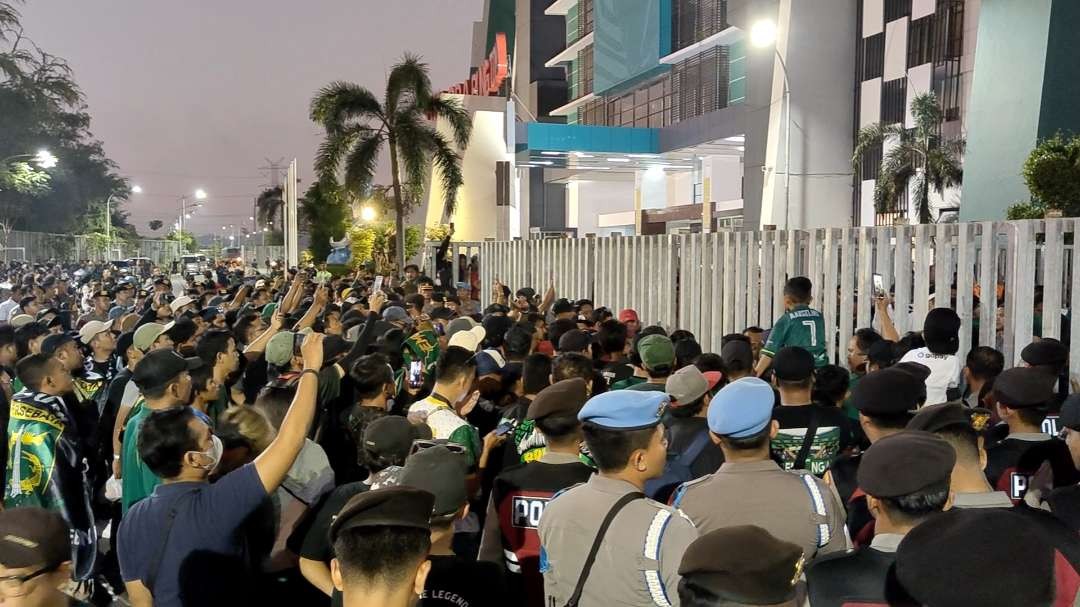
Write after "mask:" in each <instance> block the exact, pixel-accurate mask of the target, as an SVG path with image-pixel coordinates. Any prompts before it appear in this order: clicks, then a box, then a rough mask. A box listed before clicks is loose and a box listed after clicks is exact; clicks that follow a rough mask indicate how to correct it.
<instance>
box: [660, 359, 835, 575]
mask: <svg viewBox="0 0 1080 607" xmlns="http://www.w3.org/2000/svg"><path fill="white" fill-rule="evenodd" d="M773 402H774V396H773V390H772V387H770V386H769V384H767V383H765V382H764V381H762V380H760V379H757V378H753V377H748V378H743V379H740V380H738V381H736V382H733V383H731V384H728V385H727V386H725V387H724V388H723V389H722V390H720V392H718V393H717V395H716V397H715V398H713V400H712V403H711V404H710V405H709V418H708V419H709V431H710V432H711V433H712V439H713V441H715V442H716V443H717V444H719V445H720V448H721V449H722V450H723V451H724V464H723V465H721V466H720V469H719V470H717V471H716V473H715V474H711V475H709V476H705V477H702V478H699V479H697V480H694V481H690V482H689V483H684V484H683V485H682V486H681V487H679V489H678V490H676V492H675V497H674V498H673V500H672V505H674V506H675V507H677V508H680V509H681V510H682V511H683V512H685V513H686V514H687V516H689V517H690V520H692V521H694V525H695V526H696V527H697V528H698V529H699V530H701V531H702V532H708V531H712V530H713V529H719V528H721V527H730V526H733V525H749V524H754V525H759V526H761V527H762V528H764V529H766V530H767V531H768V532H769V533H772V534H773V535H775V536H776V537H777V538H778V539H781V540H784V541H787V542H791V543H793V544H796V545H798V546H800V547H801V548H802V551H803V553H804V554H806V555H807V559H812V558H814V556H816V555H819V554H828V553H830V552H837V551H845V550H847V549H848V537H847V530H846V529H845V528H844V508H843V506H842V505H841V504H840V498H839V497H838V496H837V495H836V491H835V490H834V489H833V488H832V487H830V486H829V485H827V484H826V483H825V482H824V481H822V480H821V479H818V478H816V477H814V476H813V475H811V474H810V473H809V472H806V471H805V470H795V471H785V470H783V469H782V468H780V466H778V465H777V464H776V462H774V461H773V460H772V459H770V457H769V440H770V439H772V438H773V437H775V436H776V433H777V430H778V424H777V423H776V421H774V420H773V419H772V409H773Z"/></svg>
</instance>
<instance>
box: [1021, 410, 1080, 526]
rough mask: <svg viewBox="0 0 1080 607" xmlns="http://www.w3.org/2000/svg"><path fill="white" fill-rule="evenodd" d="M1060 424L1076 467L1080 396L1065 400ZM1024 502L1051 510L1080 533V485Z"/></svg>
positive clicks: (1028, 497)
mask: <svg viewBox="0 0 1080 607" xmlns="http://www.w3.org/2000/svg"><path fill="white" fill-rule="evenodd" d="M1058 423H1060V424H1061V427H1062V428H1063V429H1062V434H1063V435H1064V437H1065V446H1067V447H1068V448H1069V454H1070V455H1072V460H1073V464H1074V465H1075V464H1076V462H1077V461H1080V394H1073V395H1071V396H1069V397H1068V398H1066V399H1065V404H1063V405H1061V417H1060V419H1059V420H1058ZM1031 498H1036V499H1031ZM1039 498H1041V499H1039ZM1024 501H1026V502H1028V503H1029V504H1032V505H1038V506H1040V507H1042V508H1043V509H1045V510H1049V511H1050V512H1052V513H1054V516H1056V517H1058V518H1059V519H1061V521H1062V522H1064V523H1065V524H1066V525H1068V526H1069V527H1070V528H1071V529H1072V530H1073V531H1074V532H1076V531H1080V484H1073V485H1068V486H1066V487H1059V488H1057V489H1054V490H1053V491H1050V492H1049V494H1048V495H1035V494H1034V492H1031V493H1028V494H1027V495H1025V496H1024ZM1033 502H1034V503H1033Z"/></svg>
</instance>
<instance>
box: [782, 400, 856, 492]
mask: <svg viewBox="0 0 1080 607" xmlns="http://www.w3.org/2000/svg"><path fill="white" fill-rule="evenodd" d="M814 416H817V431H816V432H815V433H814V439H813V442H812V443H811V446H810V452H809V453H808V454H807V456H806V465H805V466H804V468H805V469H806V470H808V471H810V472H811V473H812V474H815V475H817V476H821V475H823V474H825V471H826V470H828V469H829V464H830V463H831V462H832V461H833V460H834V459H836V458H837V457H838V456H839V455H840V454H841V453H842V452H843V451H844V450H846V449H848V448H849V447H851V446H852V438H851V420H850V419H849V418H848V416H847V415H845V414H844V412H843V410H841V409H839V408H837V407H829V406H825V405H819V404H816V403H815V404H812V405H804V406H799V407H792V406H787V407H785V406H780V407H776V408H775V409H773V419H775V420H776V421H777V422H778V423H779V424H780V431H779V432H778V433H777V435H776V437H775V438H773V439H772V442H771V445H770V447H771V449H772V453H773V458H774V459H776V461H777V462H778V463H779V464H780V465H781V466H782V467H783V468H784V469H785V470H791V469H792V468H794V467H795V463H796V462H795V460H796V458H797V457H798V455H799V451H800V450H801V449H802V446H803V440H804V437H805V435H806V432H807V430H808V429H809V428H810V426H811V421H812V418H813V417H814Z"/></svg>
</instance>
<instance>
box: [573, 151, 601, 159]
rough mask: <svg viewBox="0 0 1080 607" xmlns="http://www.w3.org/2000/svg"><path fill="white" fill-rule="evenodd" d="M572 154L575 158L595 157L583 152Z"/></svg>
mask: <svg viewBox="0 0 1080 607" xmlns="http://www.w3.org/2000/svg"><path fill="white" fill-rule="evenodd" d="M574 156H575V157H577V158H596V156H593V155H592V154H586V153H585V152H574Z"/></svg>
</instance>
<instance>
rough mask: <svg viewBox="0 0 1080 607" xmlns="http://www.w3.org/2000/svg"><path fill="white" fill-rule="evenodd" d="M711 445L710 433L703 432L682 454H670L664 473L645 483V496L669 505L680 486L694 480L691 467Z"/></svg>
mask: <svg viewBox="0 0 1080 607" xmlns="http://www.w3.org/2000/svg"><path fill="white" fill-rule="evenodd" d="M708 445H709V431H708V430H702V431H701V432H699V433H698V435H697V436H696V437H694V440H692V441H690V444H689V445H687V446H686V449H685V450H683V451H682V452H681V453H668V458H667V463H666V464H664V473H663V474H662V475H660V476H658V477H657V478H654V479H651V480H648V481H645V495H647V496H649V497H651V498H652V499H654V500H656V501H658V502H662V503H667V500H668V497H670V496H671V493H672V492H673V491H674V490H675V488H676V487H678V486H679V485H681V484H683V483H686V482H689V481H692V480H694V473H693V471H691V469H690V466H691V465H692V464H693V463H694V460H696V459H697V458H698V456H699V455H701V452H702V451H704V450H705V447H707V446H708Z"/></svg>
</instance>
